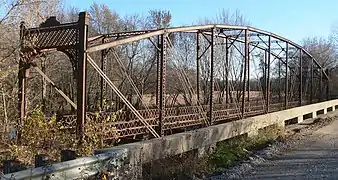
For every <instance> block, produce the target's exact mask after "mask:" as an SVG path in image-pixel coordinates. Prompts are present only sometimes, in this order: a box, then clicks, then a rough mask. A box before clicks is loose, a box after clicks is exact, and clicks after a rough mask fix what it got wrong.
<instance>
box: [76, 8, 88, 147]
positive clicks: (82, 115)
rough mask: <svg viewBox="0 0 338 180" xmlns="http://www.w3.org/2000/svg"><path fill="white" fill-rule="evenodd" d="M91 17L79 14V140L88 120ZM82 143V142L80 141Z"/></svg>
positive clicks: (82, 135)
mask: <svg viewBox="0 0 338 180" xmlns="http://www.w3.org/2000/svg"><path fill="white" fill-rule="evenodd" d="M88 24H89V16H88V14H87V13H86V12H81V13H80V14H79V45H78V53H79V54H78V58H79V59H78V72H77V91H78V92H77V128H76V130H77V138H78V139H80V140H82V138H83V137H84V128H85V127H84V126H85V120H86V76H87V70H86V64H87V63H86V62H87V53H86V51H87V41H88ZM80 142H81V141H80Z"/></svg>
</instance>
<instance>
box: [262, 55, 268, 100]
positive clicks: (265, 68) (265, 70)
mask: <svg viewBox="0 0 338 180" xmlns="http://www.w3.org/2000/svg"><path fill="white" fill-rule="evenodd" d="M267 63H268V51H266V50H265V51H264V66H263V68H264V69H263V78H264V81H263V83H264V89H263V92H264V100H265V101H266V87H267V86H268V85H267V84H268V81H267V69H268V68H267V66H268V65H267Z"/></svg>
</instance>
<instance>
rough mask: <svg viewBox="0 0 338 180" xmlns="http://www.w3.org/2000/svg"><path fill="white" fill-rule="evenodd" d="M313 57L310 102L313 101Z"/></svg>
mask: <svg viewBox="0 0 338 180" xmlns="http://www.w3.org/2000/svg"><path fill="white" fill-rule="evenodd" d="M313 78H314V77H313V59H311V79H310V81H311V82H310V103H311V104H312V103H313Z"/></svg>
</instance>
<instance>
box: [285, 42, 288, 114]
mask: <svg viewBox="0 0 338 180" xmlns="http://www.w3.org/2000/svg"><path fill="white" fill-rule="evenodd" d="M288 61H289V43H286V47H285V96H284V107H285V109H287V108H288V94H289V74H288Z"/></svg>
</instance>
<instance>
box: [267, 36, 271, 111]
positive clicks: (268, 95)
mask: <svg viewBox="0 0 338 180" xmlns="http://www.w3.org/2000/svg"><path fill="white" fill-rule="evenodd" d="M268 41H269V42H268V53H267V54H268V64H267V68H268V70H267V80H266V84H267V86H266V112H267V113H269V111H270V109H269V106H270V63H271V36H269V40H268Z"/></svg>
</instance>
